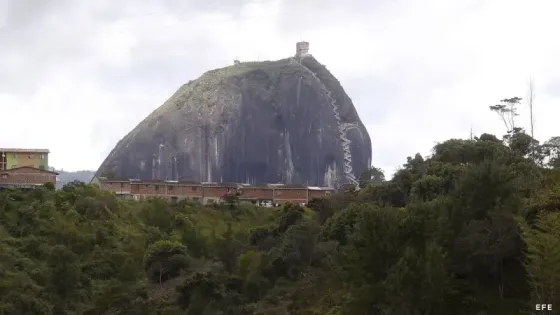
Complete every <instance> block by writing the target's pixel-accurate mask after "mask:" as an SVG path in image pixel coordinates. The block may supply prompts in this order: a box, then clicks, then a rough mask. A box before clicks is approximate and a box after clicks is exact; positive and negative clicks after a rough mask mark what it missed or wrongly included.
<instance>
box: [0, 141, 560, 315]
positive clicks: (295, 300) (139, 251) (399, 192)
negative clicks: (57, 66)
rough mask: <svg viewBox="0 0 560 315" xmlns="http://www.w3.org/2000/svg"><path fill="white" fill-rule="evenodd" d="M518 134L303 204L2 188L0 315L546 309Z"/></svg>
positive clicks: (548, 267) (533, 179) (540, 216)
mask: <svg viewBox="0 0 560 315" xmlns="http://www.w3.org/2000/svg"><path fill="white" fill-rule="evenodd" d="M526 137H527V135H525V134H523V133H517V134H514V135H513V136H512V137H511V138H510V140H509V141H508V143H509V145H507V146H506V145H504V144H503V142H502V141H500V140H498V139H497V138H496V137H494V136H491V135H486V134H485V135H482V136H481V137H480V138H475V139H473V140H459V139H452V140H449V141H446V142H443V143H440V144H437V145H436V146H435V148H434V153H433V155H432V156H430V157H428V158H423V157H421V156H420V155H418V154H417V155H416V156H414V157H409V158H408V159H407V161H406V163H405V164H403V167H402V169H401V170H399V171H397V172H396V174H395V176H394V178H393V179H392V180H390V181H380V182H376V183H372V184H370V185H369V186H367V187H366V188H365V189H362V190H360V191H359V192H354V191H348V192H345V193H340V194H336V195H333V196H332V197H330V198H329V199H321V200H313V201H312V202H310V204H309V205H308V206H309V209H302V208H300V207H299V206H293V205H288V206H286V207H284V208H281V209H270V208H263V209H260V208H255V207H253V206H250V205H244V204H238V203H237V202H236V200H230V202H229V203H228V204H225V205H220V206H206V207H205V206H201V205H199V204H191V203H188V202H180V203H176V204H169V203H167V202H165V201H163V200H154V201H144V202H133V201H126V202H125V201H119V200H117V199H116V197H115V195H112V194H110V193H106V192H102V191H100V190H99V189H98V188H97V187H96V186H89V185H81V184H72V185H67V186H66V187H64V188H63V189H61V190H57V191H54V190H49V189H48V188H42V189H39V190H35V191H30V192H22V191H17V190H7V191H5V192H3V193H0V314H56V315H59V314H84V315H93V314H131V315H132V314H135V315H136V314H138V315H142V314H146V315H152V314H153V315H155V314H191V315H194V314H210V315H218V314H231V315H233V314H255V315H256V314H260V315H265V314H266V315H269V314H273V315H274V314H278V315H280V314H282V315H287V314H302V315H312V314H316V315H324V314H329V315H342V314H344V315H346V314H348V315H355V314H396V315H401V314H402V315H408V314H457V315H463V314H464V315H472V314H496V315H497V314H522V311H527V312H530V311H532V310H534V305H535V304H536V303H547V304H552V305H560V293H559V291H558V290H557V288H558V287H559V286H560V234H559V233H558V231H560V212H559V209H560V204H559V203H558V200H560V169H551V168H545V167H543V166H542V165H543V164H542V163H541V162H542V159H540V158H539V159H536V158H535V157H531V158H528V157H527V152H530V151H528V148H529V147H528V143H530V142H526V141H521V140H522V139H526ZM540 148H541V147H539V150H538V152H539V154H542V156H541V157H542V158H546V159H550V160H551V161H552V160H554V159H556V158H558V157H559V155H558V154H557V153H554V152H553V151H546V150H540ZM543 148H544V147H543ZM535 161H537V162H535Z"/></svg>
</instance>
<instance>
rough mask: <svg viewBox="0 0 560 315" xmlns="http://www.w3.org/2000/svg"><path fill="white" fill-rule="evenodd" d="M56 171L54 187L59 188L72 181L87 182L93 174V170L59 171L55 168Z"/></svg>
mask: <svg viewBox="0 0 560 315" xmlns="http://www.w3.org/2000/svg"><path fill="white" fill-rule="evenodd" d="M55 171H56V172H57V173H58V176H57V177H56V178H57V182H56V188H57V189H60V188H62V186H64V185H66V184H68V183H70V182H73V181H79V182H83V183H89V182H90V181H91V179H92V178H93V176H94V175H95V171H77V172H66V171H62V170H61V171H59V170H55Z"/></svg>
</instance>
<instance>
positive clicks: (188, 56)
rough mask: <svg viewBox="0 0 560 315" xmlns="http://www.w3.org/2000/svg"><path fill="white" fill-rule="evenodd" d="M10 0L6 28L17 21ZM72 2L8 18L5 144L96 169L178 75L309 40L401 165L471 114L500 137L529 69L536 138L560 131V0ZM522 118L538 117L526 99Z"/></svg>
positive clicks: (1, 87) (469, 121) (2, 79)
mask: <svg viewBox="0 0 560 315" xmlns="http://www.w3.org/2000/svg"><path fill="white" fill-rule="evenodd" d="M11 1H14V0H11ZM5 3H6V2H5V1H4V2H2V0H0V28H1V25H2V23H3V21H9V20H10V19H6V17H4V16H3V15H2V13H1V12H2V10H1V8H2V6H1V5H4V4H5ZM71 3H72V4H71V5H70V6H68V7H61V8H53V9H50V10H48V12H47V13H44V16H41V17H36V16H34V17H33V18H28V19H27V20H32V21H34V22H33V23H31V24H29V25H23V26H22V25H19V26H18V27H20V29H19V30H10V27H8V26H10V25H6V26H5V28H4V31H2V30H1V29H0V115H2V116H4V115H5V117H7V116H9V117H10V119H8V120H6V119H4V120H2V124H1V125H0V146H18V147H47V148H50V149H51V151H52V157H51V163H52V164H53V165H54V166H57V167H64V168H65V169H73V170H77V169H95V168H97V166H98V165H99V164H100V163H101V162H102V160H103V158H104V156H105V155H106V154H107V153H108V151H109V150H110V149H111V148H112V147H113V146H114V145H115V144H116V142H117V141H118V140H119V139H120V138H122V137H123V136H124V135H125V134H126V133H127V132H128V131H129V130H130V129H132V128H133V127H134V126H135V125H136V124H137V123H138V122H139V121H140V120H141V119H143V118H144V117H145V116H146V115H148V114H149V113H150V112H151V111H152V110H153V109H155V108H156V107H157V106H159V105H161V103H163V102H164V101H165V99H166V98H167V97H169V96H170V95H171V94H172V93H173V92H175V89H176V88H178V86H179V85H181V84H183V83H185V82H187V81H188V80H191V79H195V78H196V77H198V76H199V75H200V74H202V72H204V71H206V70H210V69H212V68H215V67H222V66H226V65H228V64H230V63H231V62H232V60H233V59H234V58H236V57H238V58H240V59H242V60H255V59H260V60H264V59H279V58H283V57H286V56H289V55H292V54H293V53H294V50H295V42H296V41H298V40H300V39H306V40H309V41H310V42H311V52H312V54H313V55H315V56H316V57H317V58H318V60H319V61H320V62H322V63H324V64H326V65H327V67H328V68H329V69H330V70H332V71H333V73H334V74H335V75H336V76H337V77H338V78H339V79H340V80H341V81H342V84H343V85H344V86H345V88H346V89H347V91H351V93H352V94H351V95H350V96H351V97H352V99H354V101H355V106H356V108H357V110H358V113H359V114H360V115H361V118H362V120H363V121H364V123H365V124H366V126H367V128H368V131H369V133H370V137H371V139H372V145H373V163H374V164H375V165H377V166H381V167H382V168H384V169H385V170H386V171H387V172H388V173H392V171H393V170H394V169H395V168H396V167H397V166H399V165H401V164H402V163H404V161H405V158H406V156H407V155H413V154H414V153H416V152H420V153H422V154H428V153H429V152H430V150H431V147H432V146H433V145H434V143H435V142H436V141H443V140H445V139H448V138H451V137H467V136H468V135H469V131H470V128H471V126H472V128H473V131H474V132H475V133H476V134H480V133H482V132H492V133H496V134H497V135H501V134H502V133H503V130H502V126H501V125H500V122H499V120H498V119H497V117H495V116H494V114H493V113H491V112H490V111H489V110H488V106H489V105H492V104H495V103H496V102H498V101H499V100H500V99H502V98H505V97H512V96H520V97H525V94H526V89H527V80H528V78H529V76H533V77H534V78H535V80H536V94H537V99H536V119H537V125H536V136H537V137H538V138H539V139H541V140H544V139H546V138H547V137H550V136H553V135H557V134H558V130H557V128H556V120H557V118H556V117H558V116H559V114H560V110H559V109H558V106H556V105H555V104H556V102H558V101H559V100H558V98H559V97H560V93H557V92H556V93H553V92H555V90H556V89H560V72H559V70H557V69H560V60H558V58H557V56H558V55H559V54H560V42H558V41H555V30H557V29H560V20H558V19H556V16H555V14H556V12H558V11H559V9H560V3H556V2H555V1H553V0H548V1H545V0H542V1H512V0H509V1H506V0H488V1H480V0H462V1H446V0H427V1H422V2H419V1H412V0H394V1H375V3H373V2H371V1H366V0H364V1H359V0H352V1H348V2H347V3H341V2H336V3H335V2H331V1H324V2H320V1H318V0H315V1H311V0H309V1H298V2H297V3H296V2H295V1H294V0H283V1H282V0H268V1H263V2H261V3H257V4H248V2H246V3H245V4H244V5H242V4H240V5H239V8H237V9H235V11H233V9H232V10H229V11H228V10H225V9H223V8H220V7H218V6H215V9H213V8H212V7H208V6H206V8H205V9H204V10H200V8H198V7H197V6H195V5H194V4H192V2H191V3H190V4H189V5H186V6H181V7H180V9H177V8H174V7H165V6H163V4H161V3H157V4H154V3H153V2H139V1H135V2H128V1H123V2H119V3H118V4H117V3H115V2H111V1H97V2H95V3H91V2H86V1H75V2H71ZM18 19H19V17H18ZM22 20H25V19H22ZM27 20H26V21H27ZM4 23H6V22H4ZM8 23H9V22H8ZM2 32H4V33H2ZM16 34H17V36H16ZM380 85H382V86H383V87H387V88H386V89H384V88H378V87H379V86H380ZM519 119H520V120H522V121H523V122H528V117H527V115H526V106H523V107H522V116H520V117H519ZM23 121H25V122H26V124H25V126H27V127H22V126H23V124H22V122H23ZM524 125H525V126H528V124H526V123H524ZM14 130H18V132H17V138H16V137H15V136H12V135H14V133H13V131H14Z"/></svg>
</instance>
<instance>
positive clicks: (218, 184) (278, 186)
mask: <svg viewBox="0 0 560 315" xmlns="http://www.w3.org/2000/svg"><path fill="white" fill-rule="evenodd" d="M98 179H99V180H100V181H101V182H108V183H111V182H113V183H122V182H130V183H131V184H183V185H195V186H203V187H235V188H238V189H241V190H243V189H272V188H274V189H310V190H334V188H329V187H317V186H306V185H303V184H281V183H277V184H256V185H252V184H243V183H230V182H195V181H182V180H179V181H177V180H161V179H134V178H131V179H116V178H115V179H108V178H105V177H98Z"/></svg>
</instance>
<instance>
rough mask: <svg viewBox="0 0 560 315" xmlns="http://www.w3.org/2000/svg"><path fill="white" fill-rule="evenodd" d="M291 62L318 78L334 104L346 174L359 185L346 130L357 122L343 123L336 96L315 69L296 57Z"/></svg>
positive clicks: (355, 125) (329, 99)
mask: <svg viewBox="0 0 560 315" xmlns="http://www.w3.org/2000/svg"><path fill="white" fill-rule="evenodd" d="M290 63H298V64H299V65H301V66H302V67H303V69H305V70H306V71H307V72H309V73H310V74H311V75H312V76H313V77H314V78H315V79H316V80H317V82H319V83H320V85H321V90H323V92H325V94H326V95H327V100H328V101H329V103H330V104H331V106H332V110H333V113H334V118H335V119H336V123H337V127H338V132H339V137H340V140H341V141H342V152H343V154H344V174H345V175H346V179H347V180H348V181H349V182H350V183H351V184H354V185H358V180H357V179H356V177H355V176H354V173H353V171H352V153H351V152H350V145H351V144H352V141H350V139H348V137H347V136H346V132H347V131H348V130H349V129H351V128H354V127H357V126H358V125H357V124H356V123H343V122H341V120H340V110H339V106H338V104H337V103H336V100H335V99H334V97H332V95H331V91H330V90H329V89H327V87H326V86H325V84H323V82H322V81H321V79H319V77H317V75H316V74H315V73H314V72H313V71H311V69H309V68H307V67H306V66H305V65H304V64H303V63H301V62H300V61H298V60H297V59H296V58H292V59H291V60H290Z"/></svg>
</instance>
